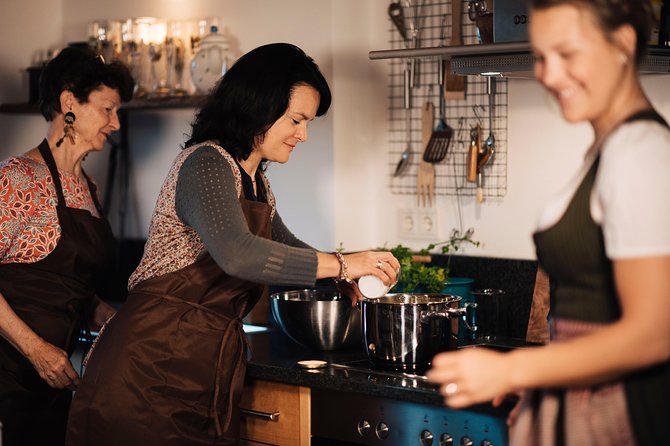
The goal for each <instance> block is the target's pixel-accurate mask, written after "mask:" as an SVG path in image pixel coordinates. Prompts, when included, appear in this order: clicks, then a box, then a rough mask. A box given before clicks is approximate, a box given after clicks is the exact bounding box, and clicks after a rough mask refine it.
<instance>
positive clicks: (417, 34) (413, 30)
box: [405, 0, 423, 88]
mask: <svg viewBox="0 0 670 446" xmlns="http://www.w3.org/2000/svg"><path fill="white" fill-rule="evenodd" d="M405 8H406V9H407V10H408V11H411V12H412V15H411V17H410V19H409V34H410V36H409V39H408V40H406V41H405V46H406V47H407V48H413V49H416V48H419V40H420V39H421V25H422V22H423V16H422V10H423V0H417V2H416V4H414V5H412V0H405ZM420 67H421V59H418V58H416V57H412V58H411V59H410V77H409V78H410V83H409V86H410V88H416V87H418V86H419V79H420V75H419V72H420V69H421V68H420Z"/></svg>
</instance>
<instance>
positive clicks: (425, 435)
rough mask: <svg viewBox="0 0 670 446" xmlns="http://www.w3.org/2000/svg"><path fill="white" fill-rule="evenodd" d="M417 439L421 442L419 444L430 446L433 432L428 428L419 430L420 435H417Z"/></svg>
mask: <svg viewBox="0 0 670 446" xmlns="http://www.w3.org/2000/svg"><path fill="white" fill-rule="evenodd" d="M419 440H420V442H421V446H432V445H433V433H432V432H431V431H429V430H424V431H423V432H421V436H420V437H419Z"/></svg>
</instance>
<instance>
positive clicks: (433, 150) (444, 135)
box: [423, 60, 454, 163]
mask: <svg viewBox="0 0 670 446" xmlns="http://www.w3.org/2000/svg"><path fill="white" fill-rule="evenodd" d="M437 67H438V69H437V79H438V89H439V96H440V103H439V109H440V118H439V119H438V122H437V126H436V127H435V130H434V131H433V133H432V134H431V136H430V140H429V141H428V145H427V147H426V150H425V151H424V152H423V160H424V161H426V162H429V163H439V162H440V161H442V160H443V159H444V157H445V156H447V150H448V149H449V143H450V142H451V136H452V135H453V132H454V130H453V129H452V128H451V127H449V124H447V120H446V118H445V112H444V76H443V72H442V70H444V61H443V60H439V61H438V66H437Z"/></svg>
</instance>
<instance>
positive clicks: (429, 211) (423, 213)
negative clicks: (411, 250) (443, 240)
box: [416, 208, 439, 240]
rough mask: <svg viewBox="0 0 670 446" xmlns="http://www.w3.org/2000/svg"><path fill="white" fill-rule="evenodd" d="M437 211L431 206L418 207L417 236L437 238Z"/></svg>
mask: <svg viewBox="0 0 670 446" xmlns="http://www.w3.org/2000/svg"><path fill="white" fill-rule="evenodd" d="M438 228H439V226H438V223H437V212H435V209H433V208H425V209H419V210H418V212H417V231H416V232H417V236H418V237H420V238H423V239H428V240H437V238H438Z"/></svg>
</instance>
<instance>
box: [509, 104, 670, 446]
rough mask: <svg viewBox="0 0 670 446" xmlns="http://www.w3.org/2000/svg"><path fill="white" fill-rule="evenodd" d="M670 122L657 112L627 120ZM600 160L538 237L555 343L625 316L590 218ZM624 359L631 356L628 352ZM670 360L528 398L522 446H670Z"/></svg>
mask: <svg viewBox="0 0 670 446" xmlns="http://www.w3.org/2000/svg"><path fill="white" fill-rule="evenodd" d="M635 120H654V121H656V122H659V123H661V124H663V125H665V126H667V123H666V122H665V121H664V120H663V118H661V117H660V116H659V115H658V114H657V113H656V112H654V111H643V112H640V113H637V114H635V115H633V116H631V117H630V118H628V119H627V120H626V122H631V121H635ZM598 167H599V159H596V160H595V161H594V163H593V165H592V166H591V168H590V170H589V171H588V172H587V173H586V175H585V176H584V179H583V180H582V183H581V184H580V186H579V187H578V189H577V191H576V192H575V194H574V196H573V197H572V200H571V202H570V205H569V206H568V208H567V209H566V211H565V212H564V214H563V216H562V217H561V219H560V220H559V221H558V222H557V223H556V224H554V225H553V226H551V227H549V228H547V229H544V230H542V231H539V232H536V233H535V234H534V239H535V244H536V247H537V257H538V259H539V262H540V264H541V265H542V267H543V268H544V270H545V271H547V273H548V274H549V275H550V277H551V280H552V283H553V288H552V295H551V299H552V303H551V315H552V319H554V322H553V325H554V331H553V333H552V338H553V339H555V340H565V339H570V338H574V337H577V336H583V335H584V334H585V333H588V332H590V331H591V330H594V329H597V328H598V327H599V325H604V324H610V323H613V322H614V321H616V320H618V319H619V318H620V317H621V308H620V304H619V300H618V297H617V292H616V286H615V283H614V276H613V272H612V261H611V260H610V259H608V258H607V256H606V253H605V241H604V236H603V232H602V227H601V226H600V225H599V224H597V223H595V222H594V221H593V219H592V218H591V213H590V202H591V192H592V189H593V186H594V183H595V180H596V176H597V172H598ZM622 354H625V353H624V352H622ZM669 412H670V361H665V362H664V363H661V364H657V365H654V366H652V367H648V368H645V369H642V370H637V371H635V372H632V373H629V374H627V375H626V376H624V377H623V378H621V379H619V380H614V381H610V382H604V383H600V384H598V385H595V386H581V387H570V388H566V389H539V390H532V391H529V392H526V395H525V396H524V399H523V400H522V409H521V410H520V412H519V415H518V420H517V425H516V426H515V428H514V430H513V432H514V435H515V437H514V438H513V439H512V440H513V441H514V444H516V445H533V446H534V445H540V444H541V445H563V444H565V445H568V446H569V445H572V444H588V445H596V444H630V443H631V442H626V441H625V440H624V439H625V438H626V435H628V436H631V432H630V431H631V430H632V435H633V436H634V437H635V439H634V441H635V444H638V445H640V446H641V445H657V444H666V443H667V425H668V420H669V419H670V418H669V417H668V414H669Z"/></svg>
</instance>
